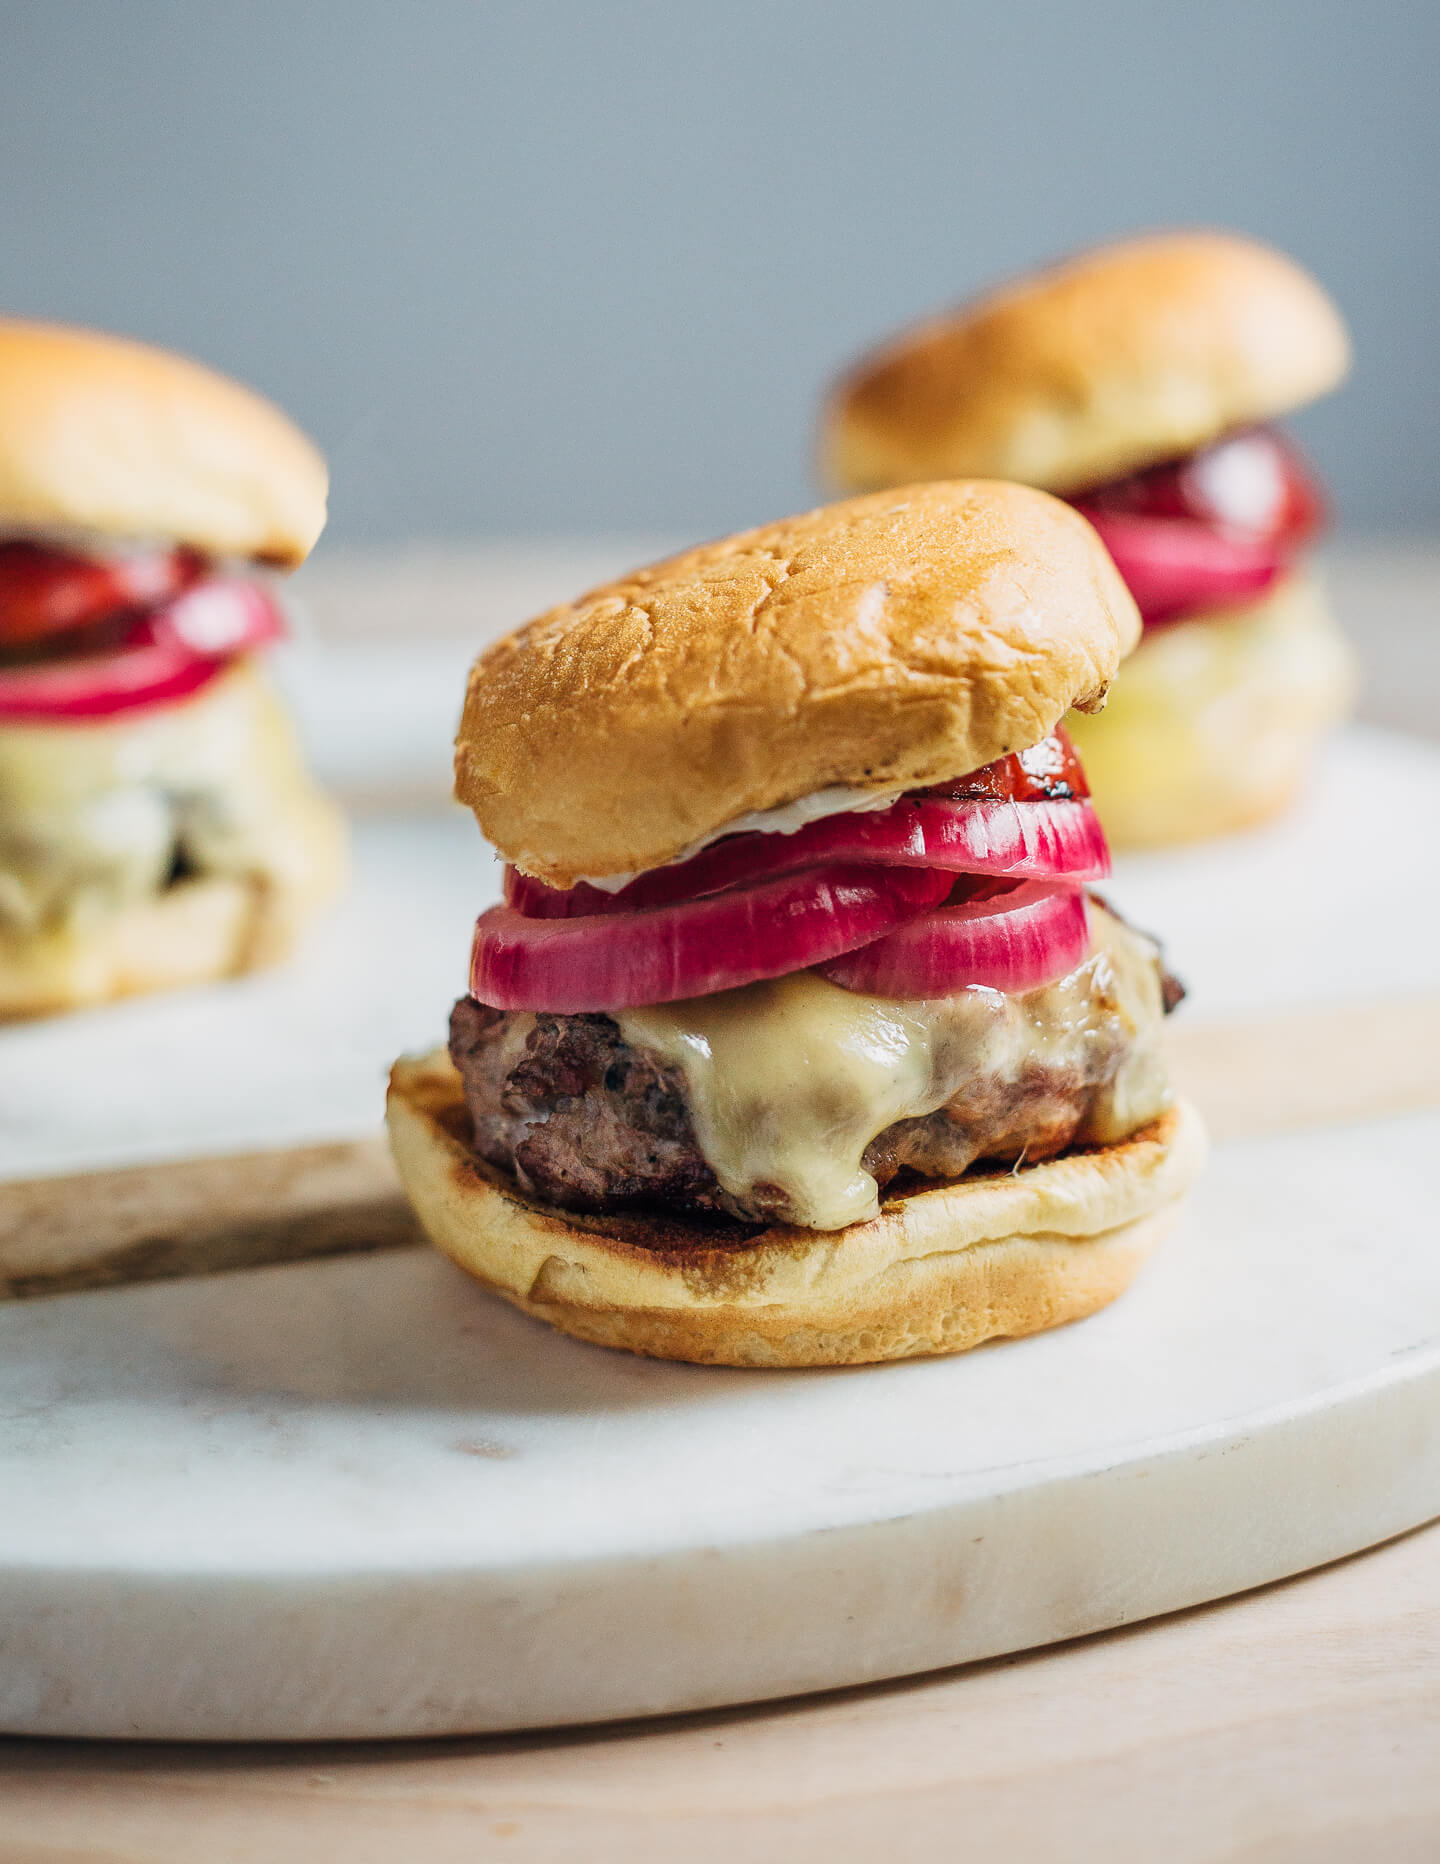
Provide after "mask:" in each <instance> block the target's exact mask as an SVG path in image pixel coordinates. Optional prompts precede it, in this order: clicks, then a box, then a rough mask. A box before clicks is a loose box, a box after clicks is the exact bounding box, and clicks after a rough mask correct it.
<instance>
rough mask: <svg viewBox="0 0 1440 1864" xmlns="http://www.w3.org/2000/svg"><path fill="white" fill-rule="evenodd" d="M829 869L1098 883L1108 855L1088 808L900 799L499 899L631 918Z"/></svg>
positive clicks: (536, 908)
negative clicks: (601, 883)
mask: <svg viewBox="0 0 1440 1864" xmlns="http://www.w3.org/2000/svg"><path fill="white" fill-rule="evenodd" d="M836 861H846V862H850V861H863V862H865V863H866V864H867V865H868V864H870V863H877V864H882V865H884V866H896V867H929V868H936V869H943V870H944V871H946V872H948V873H952V874H1015V875H1021V876H1035V877H1036V878H1041V877H1045V876H1051V877H1064V878H1066V879H1069V880H1100V879H1103V878H1104V876H1105V875H1106V874H1108V873H1109V871H1110V853H1109V849H1108V848H1107V847H1106V845H1105V836H1104V833H1103V831H1102V830H1101V827H1100V822H1099V818H1098V817H1097V816H1096V814H1095V811H1094V809H1093V807H1092V806H1091V804H1090V802H1089V801H1088V800H1085V799H1077V800H1075V801H1073V802H950V801H945V800H941V799H939V798H936V797H928V796H916V797H908V796H907V797H902V798H901V800H900V801H899V802H897V803H896V804H895V805H894V807H893V808H890V809H884V810H875V811H865V812H855V811H852V812H850V813H848V814H845V815H833V816H825V817H823V818H822V819H821V820H820V821H818V822H811V823H809V824H808V825H807V826H806V827H805V828H802V829H799V830H797V831H796V832H795V833H794V834H793V835H776V834H749V835H730V836H727V837H726V838H725V840H723V841H717V842H715V843H714V844H713V845H712V846H711V847H709V848H706V849H705V850H704V852H703V853H701V854H697V855H696V856H695V857H694V858H693V859H692V860H689V861H679V862H676V863H675V864H674V865H673V866H671V867H657V868H652V869H651V871H650V872H649V873H646V874H640V875H637V877H636V878H635V879H634V880H632V881H631V882H630V884H629V886H627V887H622V888H621V889H620V891H619V892H618V893H607V892H605V891H604V890H603V889H602V888H600V887H589V886H586V885H585V883H584V882H583V881H581V882H580V884H579V885H578V886H574V887H566V888H559V887H547V886H546V885H545V883H544V882H543V881H540V880H533V879H531V878H530V877H529V876H528V875H526V874H521V873H518V872H517V871H516V870H515V869H514V868H513V867H507V868H506V870H505V899H506V902H507V903H508V904H509V905H511V906H513V907H514V908H515V910H516V911H517V912H519V913H523V914H524V915H525V916H526V917H527V918H530V919H571V918H580V917H588V916H589V915H591V914H613V913H626V912H634V911H636V910H637V909H639V908H644V907H651V906H663V905H667V904H669V903H671V902H673V901H677V900H691V899H699V898H702V897H704V896H705V895H707V894H713V893H720V892H723V891H725V890H726V889H727V888H730V887H735V886H743V885H752V884H754V883H755V882H756V881H759V880H762V879H766V878H770V877H774V876H777V875H780V874H786V873H795V872H797V871H799V870H800V869H802V868H806V867H814V866H818V865H819V864H821V863H822V862H823V863H831V862H836Z"/></svg>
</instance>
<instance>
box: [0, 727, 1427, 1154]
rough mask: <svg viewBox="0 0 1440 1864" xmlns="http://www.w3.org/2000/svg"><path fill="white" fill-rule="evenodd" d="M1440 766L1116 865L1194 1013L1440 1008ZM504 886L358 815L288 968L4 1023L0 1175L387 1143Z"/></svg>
mask: <svg viewBox="0 0 1440 1864" xmlns="http://www.w3.org/2000/svg"><path fill="white" fill-rule="evenodd" d="M1437 820H1440V747H1436V746H1432V745H1428V744H1424V743H1421V742H1419V741H1418V740H1415V739H1411V738H1405V737H1401V736H1398V735H1395V734H1388V733H1384V732H1379V731H1374V730H1367V729H1364V728H1360V727H1356V728H1354V729H1352V730H1350V731H1348V732H1346V733H1344V734H1342V735H1341V736H1340V737H1339V738H1338V739H1337V740H1336V741H1335V742H1334V744H1333V745H1332V746H1331V747H1330V748H1329V750H1328V752H1327V754H1326V756H1325V758H1324V760H1323V764H1322V768H1321V772H1320V775H1319V779H1318V781H1317V783H1316V785H1315V787H1314V789H1313V791H1312V792H1311V794H1310V796H1309V798H1308V799H1307V801H1306V803H1305V804H1304V806H1303V807H1302V808H1301V809H1299V810H1297V811H1296V812H1295V813H1293V814H1292V815H1290V816H1289V817H1287V818H1286V819H1285V820H1284V821H1283V822H1280V823H1278V824H1276V825H1275V826H1273V827H1271V828H1267V829H1263V830H1260V831H1258V832H1256V833H1254V834H1250V835H1241V836H1235V837H1232V838H1230V839H1229V840H1226V841H1223V842H1215V843H1211V844H1206V845H1203V846H1201V847H1198V848H1194V849H1189V850H1182V851H1180V852H1178V853H1174V854H1164V855H1150V856H1144V857H1140V858H1132V859H1129V860H1124V861H1122V862H1121V863H1120V864H1119V866H1118V869H1117V872H1116V874H1115V876H1114V878H1113V880H1111V881H1110V882H1108V883H1107V885H1106V888H1105V891H1106V892H1107V893H1108V894H1109V895H1110V897H1111V898H1113V899H1114V901H1115V902H1116V904H1117V905H1119V906H1120V907H1121V908H1122V909H1123V910H1124V911H1126V912H1127V913H1129V914H1130V915H1131V916H1132V917H1133V918H1134V920H1135V922H1136V924H1138V925H1141V926H1144V927H1145V928H1146V929H1147V930H1150V931H1153V932H1155V933H1157V934H1158V935H1159V936H1161V937H1162V938H1163V939H1164V941H1165V945H1166V949H1167V952H1168V954H1169V957H1170V961H1171V963H1172V964H1173V966H1174V968H1175V969H1176V970H1177V971H1178V972H1179V973H1180V975H1181V976H1182V977H1183V978H1184V979H1185V981H1186V983H1187V984H1188V985H1189V986H1190V991H1191V996H1190V1001H1189V1003H1188V1004H1187V1005H1186V1008H1185V1011H1184V1014H1185V1015H1186V1016H1187V1017H1196V1018H1201V1019H1215V1018H1222V1017H1232V1016H1237V1015H1246V1014H1251V1013H1253V1012H1255V1011H1256V1010H1264V1009H1271V1010H1274V1009H1284V1008H1293V1007H1303V1006H1304V1005H1307V1004H1317V1005H1323V1004H1333V1003H1338V1002H1344V1001H1354V1000H1362V999H1366V998H1374V997H1381V996H1387V995H1401V994H1405V993H1407V992H1417V991H1423V990H1434V989H1440V940H1437V939H1436V938H1435V936H1434V931H1433V928H1434V927H1435V925H1436V924H1437V923H1440V853H1437V836H1436V827H1435V824H1436V822H1437ZM498 897H499V868H498V866H497V864H496V862H495V860H494V858H493V857H492V855H491V854H490V852H489V850H488V849H487V848H486V846H485V844H484V843H483V842H482V841H481V839H480V836H479V832H478V830H477V829H476V827H475V824H474V821H473V819H472V818H471V817H470V815H469V814H468V812H465V811H462V810H460V809H458V808H455V807H453V806H452V807H449V808H444V809H438V808H437V809H433V810H429V811H425V812H421V813H417V814H412V815H378V816H368V817H366V818H364V819H362V820H361V821H360V822H359V823H358V824H357V827H356V836H355V884H354V886H353V888H352V890H351V892H350V895H349V897H348V898H347V899H346V901H345V902H344V904H343V905H342V906H341V907H340V908H339V909H338V910H337V911H336V912H335V913H334V914H333V915H332V917H331V918H330V920H329V921H328V922H327V923H326V924H325V925H324V926H322V927H321V928H320V929H319V930H318V932H317V933H316V935H315V936H314V937H313V938H312V940H311V941H310V943H309V945H308V946H307V948H306V950H305V951H304V953H303V954H302V956H301V957H300V958H299V959H298V960H297V961H296V962H294V963H293V964H291V965H290V966H288V967H287V968H286V969H284V970H281V971H278V972H274V973H270V974H267V975H264V976H259V977H253V978H247V979H243V980H241V981H239V982H236V983H231V984H225V985H222V986H219V987H214V988H209V989H201V990H190V991H182V992H178V993H175V994H172V995H169V996H164V997H155V998H149V999H145V1000H143V1001H137V1002H132V1003H125V1004H119V1005H117V1006H115V1007H113V1008H109V1009H104V1010H97V1011H93V1012H90V1013H87V1014H85V1015H80V1016H72V1017H62V1018H59V1019H55V1020H51V1021H49V1022H39V1023H29V1024H19V1025H12V1026H11V1027H9V1028H0V1178H25V1177H42V1176H46V1175H50V1174H58V1173H64V1172H75V1171H84V1170H94V1169H101V1168H103V1167H107V1166H114V1165H125V1164H134V1163H140V1162H144V1161H151V1160H155V1159H161V1158H186V1157H191V1158H193V1157H204V1156H206V1155H209V1154H217V1153H226V1152H238V1151H249V1150H257V1149H260V1148H264V1147H269V1146H284V1145H291V1144H295V1145H298V1144H303V1143H307V1142H311V1141H321V1140H329V1139H339V1138H349V1137H355V1136H360V1135H363V1134H367V1133H372V1132H375V1131H378V1129H379V1124H380V1118H381V1106H382V1098H383V1087H384V1079H385V1074H386V1070H387V1069H388V1067H389V1065H390V1062H391V1061H392V1060H393V1059H394V1057H395V1056H396V1055H397V1054H399V1053H401V1052H402V1051H406V1050H417V1049H428V1048H431V1047H433V1046H434V1045H435V1044H436V1043H437V1042H438V1041H440V1040H442V1039H443V1035H444V1030H445V1024H446V1018H447V1016H448V1014H449V1009H450V1005H451V1003H452V1002H453V1001H454V999H455V998H456V996H458V995H459V993H460V991H461V990H462V989H463V987H464V980H465V964H466V956H467V952H468V949H469V938H470V930H471V927H472V925H473V923H474V919H475V916H476V914H477V913H478V912H479V911H480V910H481V909H482V908H483V907H485V906H487V905H489V904H491V903H492V902H493V901H494V900H495V899H497V898H498Z"/></svg>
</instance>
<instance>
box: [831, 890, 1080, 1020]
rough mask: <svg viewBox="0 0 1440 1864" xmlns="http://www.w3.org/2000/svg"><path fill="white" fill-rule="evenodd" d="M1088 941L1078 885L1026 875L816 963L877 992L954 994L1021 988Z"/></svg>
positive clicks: (1058, 968)
mask: <svg viewBox="0 0 1440 1864" xmlns="http://www.w3.org/2000/svg"><path fill="white" fill-rule="evenodd" d="M1089 948H1090V926H1089V921H1088V918H1087V915H1086V910H1085V895H1084V894H1083V893H1082V892H1081V891H1080V889H1079V888H1078V887H1053V886H1047V885H1045V884H1044V883H1043V882H1042V881H1022V882H1019V883H1018V884H1017V885H1015V886H1013V887H1003V888H995V889H986V890H985V895H984V897H981V898H976V897H975V896H974V894H973V893H972V894H971V896H970V897H968V898H967V899H965V900H963V901H961V902H960V903H959V904H957V905H953V906H940V907H937V908H935V909H934V910H933V911H930V912H926V913H921V914H919V915H917V916H916V917H915V918H912V919H909V920H907V921H906V923H905V924H904V925H902V926H900V927H898V928H897V929H896V930H895V931H893V932H888V933H886V934H885V935H884V936H883V937H881V938H877V939H874V940H872V941H871V943H870V944H868V945H865V946H862V947H861V948H860V949H859V950H858V951H851V952H847V953H846V954H844V955H843V956H842V957H839V958H834V959H830V960H827V961H826V962H824V963H822V964H820V965H819V966H817V969H818V970H819V972H820V975H821V976H822V977H827V978H829V980H830V982H831V983H832V984H839V985H840V986H841V988H842V989H844V990H856V991H863V992H865V993H866V994H867V995H871V996H877V997H949V996H953V995H954V994H955V993H956V991H959V990H965V989H967V988H969V987H970V986H973V985H984V986H986V987H988V988H989V989H991V990H1004V991H1010V992H1019V991H1026V990H1037V989H1038V988H1039V987H1040V986H1041V985H1042V984H1050V983H1053V982H1054V981H1055V979H1056V978H1059V977H1064V976H1065V975H1066V973H1067V972H1069V971H1073V970H1074V969H1075V967H1076V966H1077V965H1078V964H1080V963H1081V962H1082V961H1083V960H1084V958H1085V955H1086V953H1087V951H1088V950H1089Z"/></svg>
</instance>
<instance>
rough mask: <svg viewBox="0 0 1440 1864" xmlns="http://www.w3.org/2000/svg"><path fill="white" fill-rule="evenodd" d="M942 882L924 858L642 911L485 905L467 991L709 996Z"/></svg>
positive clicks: (859, 927) (571, 1005)
mask: <svg viewBox="0 0 1440 1864" xmlns="http://www.w3.org/2000/svg"><path fill="white" fill-rule="evenodd" d="M952 884H953V877H952V876H951V875H950V874H946V873H934V872H931V871H929V870H928V869H925V868H896V867H857V866H830V867H821V868H815V869H811V870H809V871H807V872H805V873H803V874H792V875H786V876H783V877H782V878H780V879H776V880H770V881H768V882H766V883H764V884H762V885H760V886H754V887H743V888H737V889H734V890H732V891H730V892H727V893H720V894H714V895H711V896H709V897H707V898H705V899H701V900H690V901H684V902H681V903H679V904H676V905H670V906H662V907H656V908H653V909H651V910H649V911H642V912H626V913H619V914H614V915H605V914H593V915H587V916H586V917H583V918H570V919H532V918H527V917H525V916H524V915H523V914H521V913H518V912H516V911H515V909H514V908H513V907H512V906H494V907H492V908H491V909H490V911H489V912H487V913H482V914H481V916H480V919H479V921H478V922H477V924H476V927H475V942H474V946H473V948H472V951H471V959H470V994H471V995H472V996H473V997H475V998H477V999H478V1000H479V1001H480V1002H481V1003H488V1004H490V1005H491V1006H493V1007H494V1008H495V1009H499V1010H546V1011H553V1012H555V1013H557V1014H570V1013H574V1012H579V1011H586V1010H622V1009H628V1008H630V1007H631V1006H633V1005H637V1004H648V1003H671V1002H674V1001H675V1000H676V999H677V998H681V997H699V996H707V995H709V994H710V993H711V992H712V991H716V990H730V989H733V988H734V987H736V986H737V985H740V984H752V983H755V982H757V981H758V980H759V979H761V978H767V977H780V976H783V975H784V974H785V973H786V972H789V971H800V970H804V969H806V968H807V967H809V966H811V965H815V964H822V963H824V962H825V961H826V960H827V959H832V958H836V957H838V956H839V955H840V954H841V953H842V952H847V951H852V950H854V949H855V947H857V946H860V945H864V944H866V943H867V942H868V941H870V940H872V939H876V938H879V937H880V935H881V934H882V933H886V932H889V931H891V930H893V928H895V927H896V926H898V925H901V924H903V923H904V921H905V920H907V919H910V918H913V917H914V916H915V915H916V914H917V913H923V912H925V911H926V909H927V908H928V907H931V906H933V905H935V904H936V903H937V902H938V901H939V900H942V899H943V898H944V897H945V896H946V894H947V893H948V892H949V891H950V888H951V886H952Z"/></svg>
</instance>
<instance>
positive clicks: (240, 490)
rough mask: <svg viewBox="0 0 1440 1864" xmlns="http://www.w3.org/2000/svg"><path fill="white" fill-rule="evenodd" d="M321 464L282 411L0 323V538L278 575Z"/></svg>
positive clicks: (319, 524) (316, 507) (303, 548)
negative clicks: (239, 561) (145, 544)
mask: <svg viewBox="0 0 1440 1864" xmlns="http://www.w3.org/2000/svg"><path fill="white" fill-rule="evenodd" d="M327 483H328V481H327V475H326V470H325V462H324V460H323V459H322V458H321V456H320V454H319V453H318V452H317V451H316V449H315V448H314V446H312V445H311V443H310V441H309V440H307V439H306V437H305V436H304V434H302V433H301V432H300V430H299V428H298V427H296V426H295V425H294V424H293V423H292V422H291V421H289V420H288V419H287V418H286V417H285V416H284V415H283V414H282V413H281V412H280V410H279V409H278V408H275V407H273V406H272V405H271V404H270V403H269V402H268V401H265V400H264V399H262V397H260V396H259V395H256V394H254V393H252V392H251V391H250V390H249V389H246V388H242V387H241V386H240V385H239V383H237V382H232V381H229V380H228V379H227V378H226V377H224V376H222V375H217V374H215V373H214V372H213V371H211V370H209V369H205V368H202V367H201V366H200V365H199V364H198V363H194V362H189V361H187V360H186V359H185V358H183V357H180V356H175V355H171V354H170V353H169V352H168V351H165V350H159V349H152V348H150V347H149V346H148V345H146V344H143V343H135V342H131V341H130V340H128V339H126V338H123V337H115V336H106V335H102V334H100V333H99V332H97V331H91V330H77V329H71V328H68V327H65V326H61V325H57V324H44V323H28V322H23V321H20V320H18V319H0V536H4V535H5V534H7V533H10V534H17V533H24V534H33V533H40V534H45V533H47V532H55V533H58V534H60V535H61V536H62V537H65V536H69V535H71V534H77V533H78V534H80V535H81V536H98V537H100V538H107V537H109V538H115V539H118V540H124V541H130V540H162V539H163V540H173V541H175V542H177V543H183V544H189V545H191V546H193V547H194V548H195V549H197V550H201V551H204V552H205V553H206V554H207V555H210V556H214V557H222V558H224V557H234V558H248V559H255V560H258V561H261V562H266V563H273V564H277V565H280V566H283V567H286V568H291V567H293V566H294V565H296V564H298V563H300V562H303V560H304V559H305V557H306V556H307V555H308V553H309V551H310V549H311V546H312V545H313V544H314V542H315V540H316V538H317V537H318V536H319V535H320V532H321V531H322V530H323V529H324V525H325V496H326V488H327Z"/></svg>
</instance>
